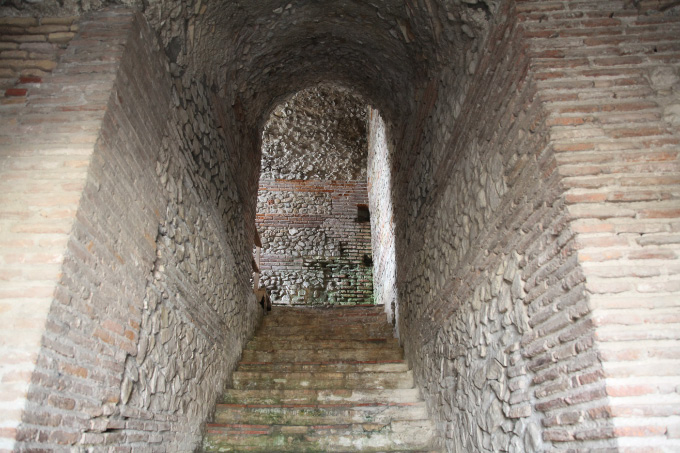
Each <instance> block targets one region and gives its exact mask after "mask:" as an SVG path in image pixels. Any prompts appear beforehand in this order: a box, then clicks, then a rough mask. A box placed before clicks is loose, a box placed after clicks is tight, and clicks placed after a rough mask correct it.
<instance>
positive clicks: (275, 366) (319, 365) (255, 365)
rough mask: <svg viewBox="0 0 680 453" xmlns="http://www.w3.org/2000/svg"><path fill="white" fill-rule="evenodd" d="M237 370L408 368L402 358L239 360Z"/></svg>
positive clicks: (283, 370) (379, 369)
mask: <svg viewBox="0 0 680 453" xmlns="http://www.w3.org/2000/svg"><path fill="white" fill-rule="evenodd" d="M238 369H239V371H278V372H284V373H288V372H293V371H309V372H313V373H322V372H327V371H328V372H338V371H342V372H349V373H357V372H361V371H385V372H387V371H392V372H393V371H408V370H409V369H410V368H409V366H408V364H407V363H406V362H405V361H404V360H385V361H378V360H372V361H363V362H362V361H347V362H329V361H326V362H243V361H242V362H241V363H240V364H239V367H238Z"/></svg>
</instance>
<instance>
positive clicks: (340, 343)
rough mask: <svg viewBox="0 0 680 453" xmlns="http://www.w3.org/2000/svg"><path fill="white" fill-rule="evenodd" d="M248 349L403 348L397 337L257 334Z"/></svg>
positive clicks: (247, 346)
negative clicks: (300, 338) (301, 338)
mask: <svg viewBox="0 0 680 453" xmlns="http://www.w3.org/2000/svg"><path fill="white" fill-rule="evenodd" d="M246 349H250V350H259V351H271V350H274V349H286V350H291V351H292V350H299V349H324V350H326V349H388V350H392V349H395V350H401V347H400V346H399V342H398V341H397V339H396V338H367V339H362V340H358V339H351V340H340V339H332V340H328V339H324V338H319V339H316V340H310V341H297V340H294V339H279V338H269V337H263V336H256V337H255V338H253V339H252V340H250V341H249V342H248V344H247V345H246Z"/></svg>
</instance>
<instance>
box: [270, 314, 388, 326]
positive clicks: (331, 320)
mask: <svg viewBox="0 0 680 453" xmlns="http://www.w3.org/2000/svg"><path fill="white" fill-rule="evenodd" d="M350 324H364V325H365V324H376V325H382V324H387V318H386V317H385V314H384V313H375V314H374V313H367V314H361V315H354V316H338V317H332V316H328V315H325V316H292V315H291V316H285V315H276V314H275V315H270V316H267V317H266V318H265V319H264V320H263V321H262V327H263V328H269V327H274V326H285V325H287V326H314V325H350Z"/></svg>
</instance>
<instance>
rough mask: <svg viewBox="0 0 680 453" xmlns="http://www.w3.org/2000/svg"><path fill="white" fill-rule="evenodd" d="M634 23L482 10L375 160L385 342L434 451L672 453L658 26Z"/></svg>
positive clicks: (667, 93)
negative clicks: (384, 252)
mask: <svg viewBox="0 0 680 453" xmlns="http://www.w3.org/2000/svg"><path fill="white" fill-rule="evenodd" d="M637 6H638V8H639V9H638V8H627V7H626V5H625V4H624V3H623V2H614V1H612V2H597V3H592V2H576V1H574V2H568V1H565V2H539V1H537V2H533V1H530V2H516V3H512V2H508V3H506V4H505V5H502V6H501V8H500V9H499V10H498V11H497V12H496V14H495V16H494V22H493V23H492V26H491V34H490V35H489V36H488V37H487V38H486V41H485V45H484V46H483V47H482V49H483V52H482V54H481V55H480V58H479V60H478V61H477V63H476V69H475V72H474V78H470V77H458V78H457V79H454V78H453V76H452V74H447V73H446V72H444V73H442V75H441V76H440V77H441V80H442V81H441V82H440V83H436V82H433V83H431V84H430V85H429V86H428V87H427V88H425V89H424V91H423V94H422V97H421V103H420V106H419V107H418V108H417V112H418V114H417V118H415V120H414V121H413V125H412V126H411V127H412V131H411V132H408V131H407V133H406V134H405V136H406V137H409V138H410V140H411V143H415V145H414V146H417V149H418V150H419V153H409V152H401V153H399V152H396V153H395V154H393V155H392V156H393V157H392V159H395V160H396V162H392V163H391V165H392V168H396V169H397V173H396V174H395V175H393V178H394V180H395V181H396V187H395V191H396V197H395V198H394V199H395V201H396V204H395V231H396V238H395V239H396V241H397V252H398V255H397V262H398V269H397V272H398V275H399V278H398V297H397V301H398V304H399V319H398V322H399V331H400V335H401V338H402V341H403V342H404V346H405V348H406V354H407V356H408V358H409V360H410V361H411V363H412V364H413V366H414V370H415V374H416V376H417V380H418V383H419V385H420V386H422V388H423V389H424V393H425V396H426V399H427V401H428V403H429V407H430V410H431V411H432V413H433V415H434V417H435V418H436V420H437V422H438V427H439V430H440V433H441V441H442V444H443V445H444V446H445V447H446V449H447V451H506V450H507V451H543V450H566V451H574V450H580V451H585V450H587V451H591V450H593V449H600V448H601V449H611V450H612V451H616V450H617V449H618V448H624V449H626V451H638V450H636V448H639V447H640V446H642V445H645V447H646V448H649V451H669V449H670V450H673V449H674V448H677V446H678V440H677V425H676V422H675V421H674V418H673V414H674V413H675V412H674V410H673V409H671V406H672V405H673V404H675V403H673V402H672V401H676V399H677V387H674V386H672V385H667V384H668V383H669V382H670V381H673V380H674V379H676V377H675V376H676V374H677V370H676V368H677V357H676V354H675V352H673V351H675V348H676V346H674V345H673V340H671V339H672V338H674V337H673V335H672V334H670V332H671V331H673V330H674V329H675V327H676V323H677V310H678V306H677V303H676V302H675V301H677V297H676V295H674V293H675V292H677V266H676V265H675V262H676V261H677V259H678V253H677V247H676V246H675V243H676V238H677V228H676V226H677V225H676V223H677V217H678V215H679V213H678V211H677V192H676V191H675V190H674V189H672V188H671V187H670V186H672V185H673V184H674V181H676V180H677V175H678V166H677V158H678V154H677V143H678V139H677V123H676V119H675V113H674V112H675V111H676V107H675V104H676V103H677V88H676V84H677V60H678V53H677V51H678V48H677V40H673V38H672V36H677V32H676V30H675V28H676V27H677V26H678V19H677V15H674V14H673V9H672V6H673V5H670V4H668V5H666V6H664V5H662V4H654V5H651V4H650V5H647V7H649V6H653V7H654V10H652V11H648V10H646V9H644V8H645V5H642V4H640V5H637ZM664 11H666V13H665V14H664ZM624 35H626V36H628V35H630V36H636V37H637V38H635V39H637V41H636V40H635V39H630V38H623V36H624ZM662 93H664V94H662ZM460 112H464V114H460ZM451 118H454V119H455V120H456V121H452V120H451ZM398 133H399V131H398V130H396V134H398ZM408 143H409V142H408V141H405V142H404V143H403V144H402V146H404V145H406V146H408ZM397 151H398V150H397ZM405 156H410V157H405ZM370 177H371V176H370V175H369V179H370ZM669 185H670V186H669ZM650 329H651V330H650ZM433 332H434V333H433ZM638 341H639V342H641V343H639V344H636V342H638ZM662 345H665V346H663V347H662ZM669 348H670V349H669ZM634 363H635V365H634ZM662 401H663V402H664V403H662ZM660 403H661V404H660ZM645 451H647V450H645Z"/></svg>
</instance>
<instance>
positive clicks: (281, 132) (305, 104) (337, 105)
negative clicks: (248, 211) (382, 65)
mask: <svg viewBox="0 0 680 453" xmlns="http://www.w3.org/2000/svg"><path fill="white" fill-rule="evenodd" d="M366 108H367V107H366V101H364V100H363V99H362V98H361V97H360V96H357V95H356V94H352V92H351V91H349V90H347V89H344V88H341V87H338V86H335V85H327V84H323V85H319V86H315V87H312V88H309V89H306V90H302V91H300V92H298V93H296V94H295V95H294V96H293V97H292V98H291V99H289V100H288V101H286V102H284V103H282V104H279V105H278V106H276V108H275V109H274V111H273V112H272V114H271V115H270V117H269V120H268V121H267V123H266V124H265V126H264V131H263V132H262V164H261V166H262V168H261V173H260V178H261V179H265V180H269V179H305V180H306V179H318V180H322V181H360V180H365V179H366V158H367V155H368V151H367V148H366ZM258 203H260V200H258ZM259 207H260V206H259V204H258V208H259ZM258 212H259V211H258Z"/></svg>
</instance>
